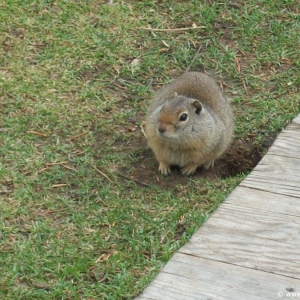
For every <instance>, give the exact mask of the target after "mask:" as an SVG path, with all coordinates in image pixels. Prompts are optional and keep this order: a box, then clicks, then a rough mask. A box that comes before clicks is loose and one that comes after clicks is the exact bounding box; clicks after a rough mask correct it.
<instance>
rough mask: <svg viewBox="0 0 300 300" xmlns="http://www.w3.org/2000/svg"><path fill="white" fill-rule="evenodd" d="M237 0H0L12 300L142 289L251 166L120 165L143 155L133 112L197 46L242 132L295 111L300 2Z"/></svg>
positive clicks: (0, 261)
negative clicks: (148, 176) (150, 168)
mask: <svg viewBox="0 0 300 300" xmlns="http://www.w3.org/2000/svg"><path fill="white" fill-rule="evenodd" d="M238 3H239V5H238V7H234V6H232V5H231V4H230V1H227V0H226V1H223V2H222V3H221V2H218V1H150V0H147V1H112V4H109V1H95V0H89V1H72V0H70V1H46V0H44V1H42V0H40V1H17V0H10V1H4V2H3V3H2V4H0V20H1V26H0V41H1V45H2V46H1V48H0V51H1V52H0V53H1V55H0V87H1V94H0V113H1V118H0V157H1V164H0V205H1V212H0V221H1V226H0V228H1V229H0V230H1V231H0V252H1V255H0V273H1V278H0V298H1V299H131V298H133V297H135V296H137V295H138V294H139V293H140V292H141V291H142V289H143V288H144V287H145V285H146V284H147V283H149V282H150V281H151V279H153V277H154V276H155V275H156V274H157V272H158V270H159V268H160V267H161V266H162V265H163V264H164V263H166V262H167V261H168V259H169V258H170V257H171V256H172V254H173V253H174V251H176V250H177V249H178V248H179V247H180V246H181V245H183V244H184V243H185V242H186V241H187V240H188V239H189V237H190V236H191V235H192V234H193V232H194V231H195V230H196V229H197V228H199V226H200V225H201V224H202V223H203V221H204V220H205V219H206V218H207V217H208V216H209V214H210V213H211V212H212V211H214V210H215V209H216V207H217V206H218V205H219V204H220V203H221V202H222V201H223V200H224V199H225V198H226V196H227V195H228V194H229V192H230V191H231V190H232V189H233V188H234V187H235V186H236V185H237V184H238V183H239V182H240V181H241V180H242V179H243V178H244V176H245V174H240V175H238V176H236V177H229V178H227V179H221V178H220V179H216V180H205V179H204V178H200V177H192V178H191V179H182V181H181V183H176V184H175V183H174V184H173V187H172V180H173V179H172V178H171V179H163V178H162V177H161V176H157V178H158V181H156V182H153V183H152V184H151V182H147V183H148V184H150V185H143V184H141V183H140V182H136V181H134V180H131V178H127V179H124V177H120V176H119V175H118V174H120V173H123V172H122V170H129V171H134V170H135V168H136V163H137V162H139V161H140V160H141V159H142V158H141V156H143V155H144V153H145V151H147V150H146V142H145V141H144V138H143V136H142V133H141V132H140V130H139V128H138V127H137V130H135V131H134V130H131V128H132V126H133V124H132V123H131V122H130V118H133V117H134V118H136V119H137V123H138V125H140V124H141V123H142V121H143V119H144V116H145V112H146V109H147V106H148V103H149V99H150V98H151V97H152V95H153V91H154V90H156V89H157V88H159V87H161V86H162V85H163V84H164V83H166V82H168V81H169V80H171V78H173V77H175V76H177V75H179V74H181V73H182V72H183V71H184V70H185V69H186V68H187V66H188V65H189V64H190V62H191V60H192V58H193V56H194V54H195V53H196V51H197V49H198V47H199V46H200V45H202V50H201V52H200V55H199V57H198V58H197V59H196V61H195V63H194V65H193V66H192V70H200V71H207V72H209V73H212V74H214V76H215V77H216V78H218V80H219V82H221V83H223V84H224V85H223V87H224V89H225V91H226V94H227V95H228V96H229V97H230V98H231V101H232V105H233V110H234V114H235V116H236V128H235V133H236V139H240V140H242V141H248V142H249V141H250V142H251V143H253V144H254V145H258V146H260V145H261V144H262V143H263V141H264V140H265V138H266V137H268V136H269V135H270V134H273V133H274V132H279V131H280V130H281V129H282V128H283V127H284V126H285V125H286V124H287V123H288V122H289V121H290V120H291V119H292V118H293V117H294V116H296V115H297V113H299V85H300V77H299V67H300V64H299V62H300V55H299V50H298V48H299V47H297V46H298V45H299V29H300V28H299V24H300V22H299V21H300V20H299V14H298V3H297V1H292V0H286V1H282V0H280V1H279V0H276V1H260V2H259V3H257V1H254V0H250V1H244V2H241V1H239V2H238ZM193 24H195V25H196V26H198V27H200V28H199V29H191V30H187V31H168V32H164V31H162V32H159V31H154V32H151V31H149V30H145V29H143V27H147V26H148V25H150V26H151V27H152V28H161V29H162V28H165V29H166V28H172V29H174V28H185V27H192V26H193ZM135 59H139V61H134V60H135ZM134 62H138V64H137V66H136V65H134ZM141 141H142V142H141ZM153 163H154V158H153ZM156 167H157V166H156V165H155V167H154V168H156ZM141 173H142V170H141Z"/></svg>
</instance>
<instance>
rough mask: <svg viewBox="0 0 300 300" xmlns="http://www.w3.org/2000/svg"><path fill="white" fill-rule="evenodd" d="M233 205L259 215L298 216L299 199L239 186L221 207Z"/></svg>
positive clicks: (299, 208)
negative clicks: (253, 210)
mask: <svg viewBox="0 0 300 300" xmlns="http://www.w3.org/2000/svg"><path fill="white" fill-rule="evenodd" d="M228 205H235V206H239V207H241V208H245V210H246V209H252V208H255V209H256V210H258V211H259V212H261V213H266V214H272V213H279V214H283V215H290V216H298V217H299V216H300V199H299V198H296V197H290V196H285V195H280V194H275V193H270V192H265V191H260V190H257V189H252V188H247V187H243V186H239V187H238V188H236V189H235V190H234V191H233V192H232V193H231V195H230V196H229V197H228V198H227V199H226V201H224V202H223V204H222V206H221V207H223V206H228ZM219 209H220V208H219Z"/></svg>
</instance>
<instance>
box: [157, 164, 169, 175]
mask: <svg viewBox="0 0 300 300" xmlns="http://www.w3.org/2000/svg"><path fill="white" fill-rule="evenodd" d="M158 171H159V172H160V173H161V174H163V175H164V176H168V175H170V174H171V169H170V165H169V164H167V163H165V162H159V168H158Z"/></svg>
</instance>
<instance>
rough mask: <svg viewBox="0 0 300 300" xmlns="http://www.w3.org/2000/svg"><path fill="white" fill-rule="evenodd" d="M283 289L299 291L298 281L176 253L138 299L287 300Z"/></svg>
mask: <svg viewBox="0 0 300 300" xmlns="http://www.w3.org/2000/svg"><path fill="white" fill-rule="evenodd" d="M286 289H293V290H294V291H295V292H300V288H299V281H298V280H296V279H293V278H288V277H282V276H279V275H276V274H271V273H266V272H261V271H258V270H253V269H247V268H243V267H239V266H235V265H230V264H226V263H222V262H218V261H214V260H210V259H203V258H200V257H193V256H188V255H184V254H181V253H177V254H175V255H174V257H173V258H172V260H171V262H169V263H168V264H167V265H166V266H165V267H164V268H163V270H162V271H161V273H160V274H159V275H158V276H157V278H156V280H155V281H154V282H153V284H152V286H151V288H147V289H146V290H145V291H144V292H143V293H142V295H141V296H140V297H139V298H138V299H139V300H142V299H157V300H158V299H161V300H174V299H180V300H181V299H190V300H196V299H197V300H198V299H226V300H227V299H254V300H255V299H257V300H259V299H277V294H278V292H282V293H283V297H282V299H288V297H287V295H286V292H287V291H286Z"/></svg>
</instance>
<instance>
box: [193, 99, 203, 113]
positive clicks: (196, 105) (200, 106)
mask: <svg viewBox="0 0 300 300" xmlns="http://www.w3.org/2000/svg"><path fill="white" fill-rule="evenodd" d="M193 106H194V107H195V108H196V114H197V115H200V113H201V110H202V104H201V102H200V101H198V100H195V101H194V102H193Z"/></svg>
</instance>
